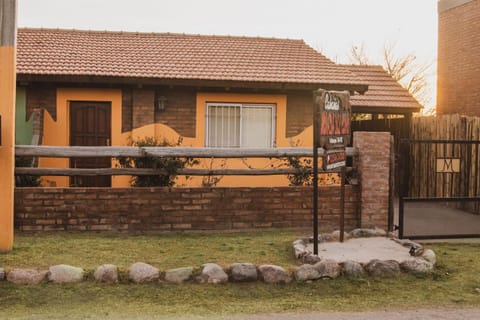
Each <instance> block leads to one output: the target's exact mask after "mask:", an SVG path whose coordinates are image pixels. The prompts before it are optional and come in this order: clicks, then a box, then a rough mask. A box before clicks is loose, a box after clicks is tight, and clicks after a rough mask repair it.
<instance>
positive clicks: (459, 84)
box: [437, 0, 480, 116]
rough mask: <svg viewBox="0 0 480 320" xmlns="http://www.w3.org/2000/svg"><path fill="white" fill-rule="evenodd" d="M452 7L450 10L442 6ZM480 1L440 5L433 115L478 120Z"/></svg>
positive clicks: (479, 92)
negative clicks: (462, 115)
mask: <svg viewBox="0 0 480 320" xmlns="http://www.w3.org/2000/svg"><path fill="white" fill-rule="evenodd" d="M449 3H452V6H446V5H447V4H449ZM479 52H480V0H473V1H457V2H455V3H453V2H452V1H445V0H443V1H441V2H440V3H439V19H438V71H437V76H438V79H437V112H438V113H439V114H447V113H460V114H465V115H475V116H480V90H478V88H479V87H480V61H479V59H478V58H479Z"/></svg>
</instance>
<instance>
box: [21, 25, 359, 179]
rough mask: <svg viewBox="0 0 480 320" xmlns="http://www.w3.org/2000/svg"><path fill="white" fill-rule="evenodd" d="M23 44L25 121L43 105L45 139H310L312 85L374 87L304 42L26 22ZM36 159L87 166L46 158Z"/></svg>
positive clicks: (265, 143)
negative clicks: (28, 25)
mask: <svg viewBox="0 0 480 320" xmlns="http://www.w3.org/2000/svg"><path fill="white" fill-rule="evenodd" d="M17 48H18V49H17V81H18V95H19V97H18V98H19V99H18V105H17V110H24V112H23V114H25V120H27V119H29V118H30V115H31V114H32V112H33V111H34V110H36V109H38V108H41V109H44V110H46V112H45V115H44V121H43V137H42V142H43V144H44V145H56V146H68V145H117V146H118V145H126V144H127V142H128V138H129V137H131V136H133V137H146V136H162V137H165V138H167V139H171V140H176V138H177V137H178V136H181V137H183V145H185V146H196V147H203V146H205V147H226V146H229V147H284V146H290V144H291V141H294V140H310V141H311V138H310V137H308V138H302V137H301V135H302V134H304V131H305V129H306V128H307V125H305V124H306V123H308V122H310V123H311V119H310V117H309V118H308V119H307V118H306V115H304V114H303V112H302V110H304V109H306V108H307V109H308V108H311V101H312V90H314V89H317V88H319V87H322V88H325V89H331V90H348V91H350V92H355V91H356V92H364V91H366V90H367V86H366V85H365V84H364V83H363V82H362V81H361V80H360V79H358V78H357V77H356V76H355V75H354V74H352V73H351V72H350V71H348V70H347V69H345V68H344V67H341V66H339V65H336V64H335V63H333V62H332V61H330V60H328V59H327V58H325V57H324V56H323V55H321V54H320V53H318V52H317V51H315V50H313V49H312V48H311V47H309V46H308V45H306V44H305V43H304V42H303V41H302V40H288V39H270V38H251V37H230V36H201V35H184V34H168V33H164V34H161V33H134V32H101V31H78V30H51V29H19V30H18V45H17ZM19 128H22V129H24V130H25V129H26V128H27V126H26V125H20V126H19ZM308 142H309V141H304V143H306V144H308ZM39 165H40V166H45V167H68V166H69V165H72V166H75V167H84V166H86V165H88V164H85V163H80V162H76V163H69V162H68V160H65V159H41V160H40V163H39ZM96 165H97V166H98V163H97V164H96ZM107 165H108V164H107ZM49 180H50V182H49V184H50V185H56V186H66V185H69V184H70V183H71V181H68V178H65V177H56V178H53V179H49ZM109 180H110V179H109ZM235 181H236V182H237V183H241V182H239V180H238V179H235ZM248 181H249V183H251V179H249V180H248ZM95 183H98V185H110V184H111V185H113V186H118V185H123V184H125V183H126V180H125V177H113V178H112V181H111V182H110V181H103V182H102V181H97V182H95ZM89 184H91V185H93V184H94V183H93V182H89Z"/></svg>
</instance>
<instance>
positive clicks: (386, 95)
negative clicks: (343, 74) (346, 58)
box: [345, 65, 422, 111]
mask: <svg viewBox="0 0 480 320" xmlns="http://www.w3.org/2000/svg"><path fill="white" fill-rule="evenodd" d="M345 67H346V68H348V69H349V70H350V71H351V72H353V73H354V74H356V75H357V76H358V77H359V78H361V79H362V80H364V82H365V83H366V84H368V91H367V92H366V93H365V94H363V95H359V94H355V95H353V96H351V97H350V103H351V105H352V107H379V108H408V109H414V111H419V110H420V109H421V108H422V106H421V105H420V103H418V101H417V100H416V99H415V98H414V97H413V96H412V95H411V94H410V93H409V92H408V90H407V89H405V88H403V87H402V86H401V85H400V84H399V83H398V82H397V81H395V79H393V78H392V76H390V75H389V74H388V73H387V71H385V70H384V69H383V67H382V66H374V65H345Z"/></svg>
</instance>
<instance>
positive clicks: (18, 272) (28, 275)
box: [7, 269, 47, 284]
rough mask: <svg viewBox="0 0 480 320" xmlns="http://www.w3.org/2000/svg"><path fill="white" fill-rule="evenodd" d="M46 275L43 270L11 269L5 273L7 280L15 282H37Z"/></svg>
mask: <svg viewBox="0 0 480 320" xmlns="http://www.w3.org/2000/svg"><path fill="white" fill-rule="evenodd" d="M46 276H47V271H45V270H42V271H39V270H36V269H13V270H11V271H10V272H9V273H8V274H7V281H10V282H12V283H15V284H39V283H40V282H42V281H43V280H44V279H45V277H46Z"/></svg>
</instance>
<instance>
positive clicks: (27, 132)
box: [15, 87, 33, 144]
mask: <svg viewBox="0 0 480 320" xmlns="http://www.w3.org/2000/svg"><path fill="white" fill-rule="evenodd" d="M16 101H17V103H16V105H15V144H30V143H31V142H32V137H33V118H32V117H30V119H28V121H26V120H25V118H26V115H27V95H26V90H25V88H22V87H17V98H16Z"/></svg>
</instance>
